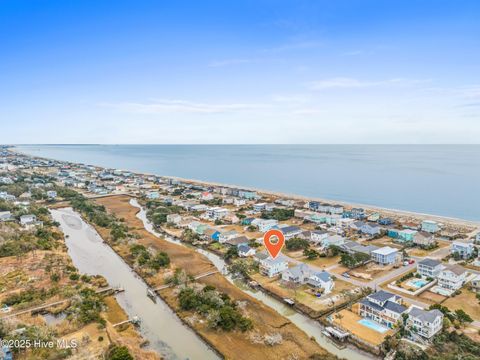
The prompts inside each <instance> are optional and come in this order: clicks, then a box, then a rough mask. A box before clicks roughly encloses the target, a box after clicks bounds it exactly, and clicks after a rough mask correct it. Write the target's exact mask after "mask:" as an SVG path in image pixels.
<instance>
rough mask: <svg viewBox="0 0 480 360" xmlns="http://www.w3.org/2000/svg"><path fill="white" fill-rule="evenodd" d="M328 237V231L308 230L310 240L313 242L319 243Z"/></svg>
mask: <svg viewBox="0 0 480 360" xmlns="http://www.w3.org/2000/svg"><path fill="white" fill-rule="evenodd" d="M328 237H329V233H328V231H323V230H314V231H312V232H310V241H311V242H314V243H315V244H318V243H321V242H322V240H324V239H326V238H328Z"/></svg>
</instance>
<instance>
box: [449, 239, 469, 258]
mask: <svg viewBox="0 0 480 360" xmlns="http://www.w3.org/2000/svg"><path fill="white" fill-rule="evenodd" d="M474 248H475V246H474V245H473V242H472V241H471V240H467V241H462V240H455V241H453V242H452V245H451V247H450V251H451V253H452V255H454V256H457V257H459V258H461V259H469V258H471V257H472V255H473V249H474Z"/></svg>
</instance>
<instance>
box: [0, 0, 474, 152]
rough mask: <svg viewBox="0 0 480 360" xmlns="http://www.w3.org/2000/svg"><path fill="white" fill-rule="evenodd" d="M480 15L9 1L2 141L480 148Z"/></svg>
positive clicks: (260, 2) (1, 23)
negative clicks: (476, 145) (457, 145)
mask: <svg viewBox="0 0 480 360" xmlns="http://www.w3.org/2000/svg"><path fill="white" fill-rule="evenodd" d="M479 18H480V2H478V1H461V0H459V1H443V0H435V1H427V0H424V1H422V0H416V1H410V0H383V1H371V0H358V1H357V0H335V1H333V0H325V1H322V0H311V1H302V0H295V1H293V0H292V1H282V0H270V1H266V0H250V1H246V0H245V1H234V0H232V1H158V0H157V1H145V0H132V1H124V0H115V1H113V0H111V1H104V0H95V1H90V0H78V1H68V0H61V1H48V0H43V1H42V0H31V1H26V0H2V1H0V46H1V47H0V124H1V129H0V142H1V143H227V144H228V143H479V142H480V140H479V139H480V21H478V19H479Z"/></svg>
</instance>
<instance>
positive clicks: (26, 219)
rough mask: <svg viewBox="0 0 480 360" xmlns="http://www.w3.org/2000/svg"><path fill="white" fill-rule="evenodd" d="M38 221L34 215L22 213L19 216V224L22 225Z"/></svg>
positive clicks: (34, 223) (35, 223)
mask: <svg viewBox="0 0 480 360" xmlns="http://www.w3.org/2000/svg"><path fill="white" fill-rule="evenodd" d="M39 223H40V222H39V221H37V217H36V216H35V215H22V216H20V224H21V225H22V226H30V225H37V224H39Z"/></svg>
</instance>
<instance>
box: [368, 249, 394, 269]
mask: <svg viewBox="0 0 480 360" xmlns="http://www.w3.org/2000/svg"><path fill="white" fill-rule="evenodd" d="M370 256H371V257H372V260H373V261H375V262H376V263H378V264H380V265H390V264H394V263H395V262H396V261H397V260H398V257H399V252H398V249H395V248H392V247H390V246H384V247H381V248H380V249H377V250H373V251H372V252H371V254H370Z"/></svg>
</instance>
